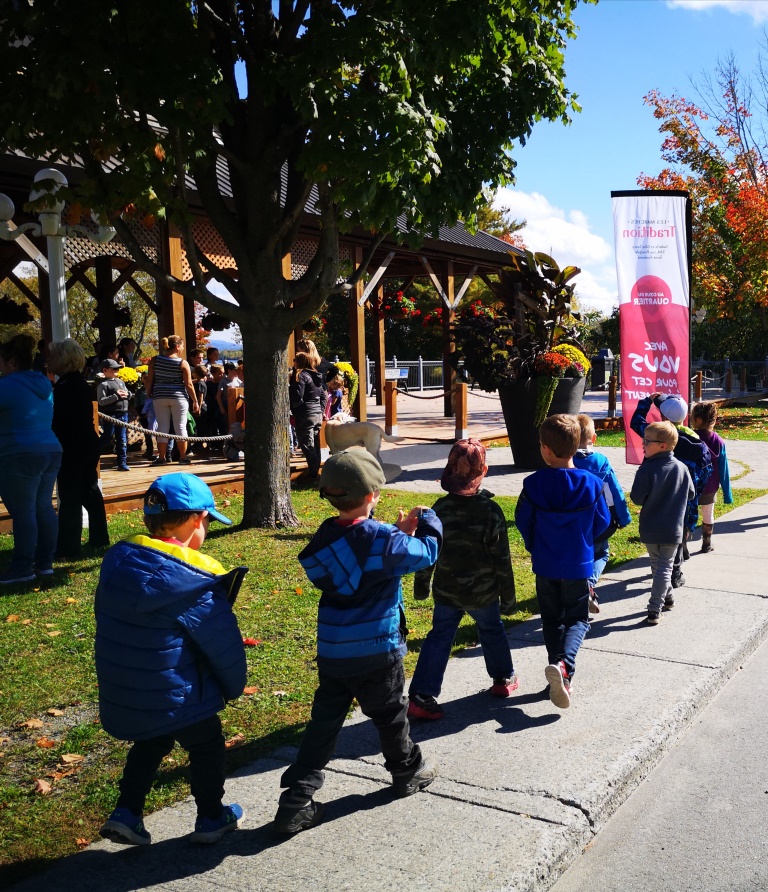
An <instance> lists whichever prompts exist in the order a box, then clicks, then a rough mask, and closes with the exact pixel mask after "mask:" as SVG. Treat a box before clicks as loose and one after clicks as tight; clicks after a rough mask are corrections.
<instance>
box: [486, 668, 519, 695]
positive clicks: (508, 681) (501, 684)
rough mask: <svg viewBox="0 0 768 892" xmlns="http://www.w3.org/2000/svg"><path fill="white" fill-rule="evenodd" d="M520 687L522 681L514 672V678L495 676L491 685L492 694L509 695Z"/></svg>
mask: <svg viewBox="0 0 768 892" xmlns="http://www.w3.org/2000/svg"><path fill="white" fill-rule="evenodd" d="M519 687H520V681H519V679H518V677H517V675H515V673H514V672H513V673H512V678H494V679H493V685H492V686H491V696H492V697H509V696H510V695H511V694H512V693H513V692H514V691H516V690H517V689H518V688H519Z"/></svg>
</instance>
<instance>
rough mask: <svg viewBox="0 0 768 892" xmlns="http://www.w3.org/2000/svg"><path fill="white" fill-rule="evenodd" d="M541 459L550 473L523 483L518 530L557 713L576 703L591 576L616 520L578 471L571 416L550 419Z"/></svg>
mask: <svg viewBox="0 0 768 892" xmlns="http://www.w3.org/2000/svg"><path fill="white" fill-rule="evenodd" d="M539 439H540V440H541V455H542V458H543V459H544V461H545V462H546V463H547V465H548V467H546V468H542V469H541V470H540V471H536V473H535V474H532V475H531V476H530V477H527V478H526V480H525V482H524V483H523V491H522V493H521V495H520V498H519V499H518V500H517V508H516V509H515V523H516V524H517V528H518V529H519V530H520V534H521V535H522V537H523V541H524V543H525V547H526V549H527V550H528V551H530V553H531V563H532V564H533V572H534V574H535V576H536V597H537V598H538V601H539V610H540V611H541V624H542V629H543V632H544V644H545V645H546V648H547V658H548V660H549V665H548V666H547V667H546V669H545V670H544V675H545V677H546V679H547V681H548V682H549V699H550V700H551V701H552V703H554V705H555V706H557V707H558V708H560V709H567V708H568V707H569V706H570V704H571V688H572V684H573V676H574V675H575V673H576V654H577V653H578V652H579V648H580V647H581V643H582V641H583V640H584V636H585V635H586V634H587V632H588V631H589V577H590V576H591V575H592V572H593V570H594V563H595V559H594V543H595V541H596V540H597V541H599V540H600V537H601V535H602V534H603V533H605V531H606V530H607V529H608V526H609V524H610V521H611V515H610V512H609V511H608V505H607V504H606V502H605V497H604V496H603V481H602V480H600V479H598V478H597V477H595V475H594V474H591V473H590V472H589V471H583V470H581V469H579V468H576V467H575V466H574V463H573V456H574V455H575V453H576V450H577V449H578V448H579V441H580V440H581V427H580V425H579V422H578V421H577V420H576V418H575V416H573V415H550V416H549V418H545V419H544V421H543V422H542V425H541V427H540V428H539Z"/></svg>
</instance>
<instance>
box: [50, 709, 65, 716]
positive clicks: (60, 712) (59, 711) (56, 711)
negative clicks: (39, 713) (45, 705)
mask: <svg viewBox="0 0 768 892" xmlns="http://www.w3.org/2000/svg"><path fill="white" fill-rule="evenodd" d="M46 712H47V713H48V715H64V710H63V709H47V710H46Z"/></svg>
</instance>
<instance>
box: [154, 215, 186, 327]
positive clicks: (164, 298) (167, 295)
mask: <svg viewBox="0 0 768 892" xmlns="http://www.w3.org/2000/svg"><path fill="white" fill-rule="evenodd" d="M182 255H183V248H182V245H181V236H180V235H179V233H178V231H177V230H176V229H175V227H174V229H173V230H171V228H170V227H169V226H168V225H167V224H162V225H161V229H160V258H161V265H162V266H164V267H165V268H166V269H167V270H168V272H169V273H170V274H171V275H172V276H176V278H178V279H183V278H184V269H183V267H182V263H181V258H182ZM157 295H158V300H157V302H158V304H159V305H160V315H159V316H158V318H157V333H158V335H159V336H160V337H161V338H169V337H170V336H171V335H174V334H175V335H180V336H181V337H184V333H185V332H186V330H187V326H186V306H185V301H184V297H183V295H181V294H179V293H178V292H176V291H171V289H170V288H167V287H166V286H165V285H161V286H160V287H159V288H158V289H157Z"/></svg>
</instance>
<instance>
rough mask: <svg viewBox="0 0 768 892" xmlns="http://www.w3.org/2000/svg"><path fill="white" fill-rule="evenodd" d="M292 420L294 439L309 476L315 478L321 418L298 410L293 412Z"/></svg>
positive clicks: (316, 414)
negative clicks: (305, 462) (304, 460)
mask: <svg viewBox="0 0 768 892" xmlns="http://www.w3.org/2000/svg"><path fill="white" fill-rule="evenodd" d="M293 419H294V422H295V425H296V439H297V440H298V441H299V448H300V449H301V451H302V452H303V453H304V458H305V459H306V460H307V468H308V470H309V476H310V477H317V475H318V474H319V473H320V428H321V427H322V424H323V416H322V415H321V414H320V413H315V412H304V411H303V410H301V409H299V410H298V411H294V413H293Z"/></svg>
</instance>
